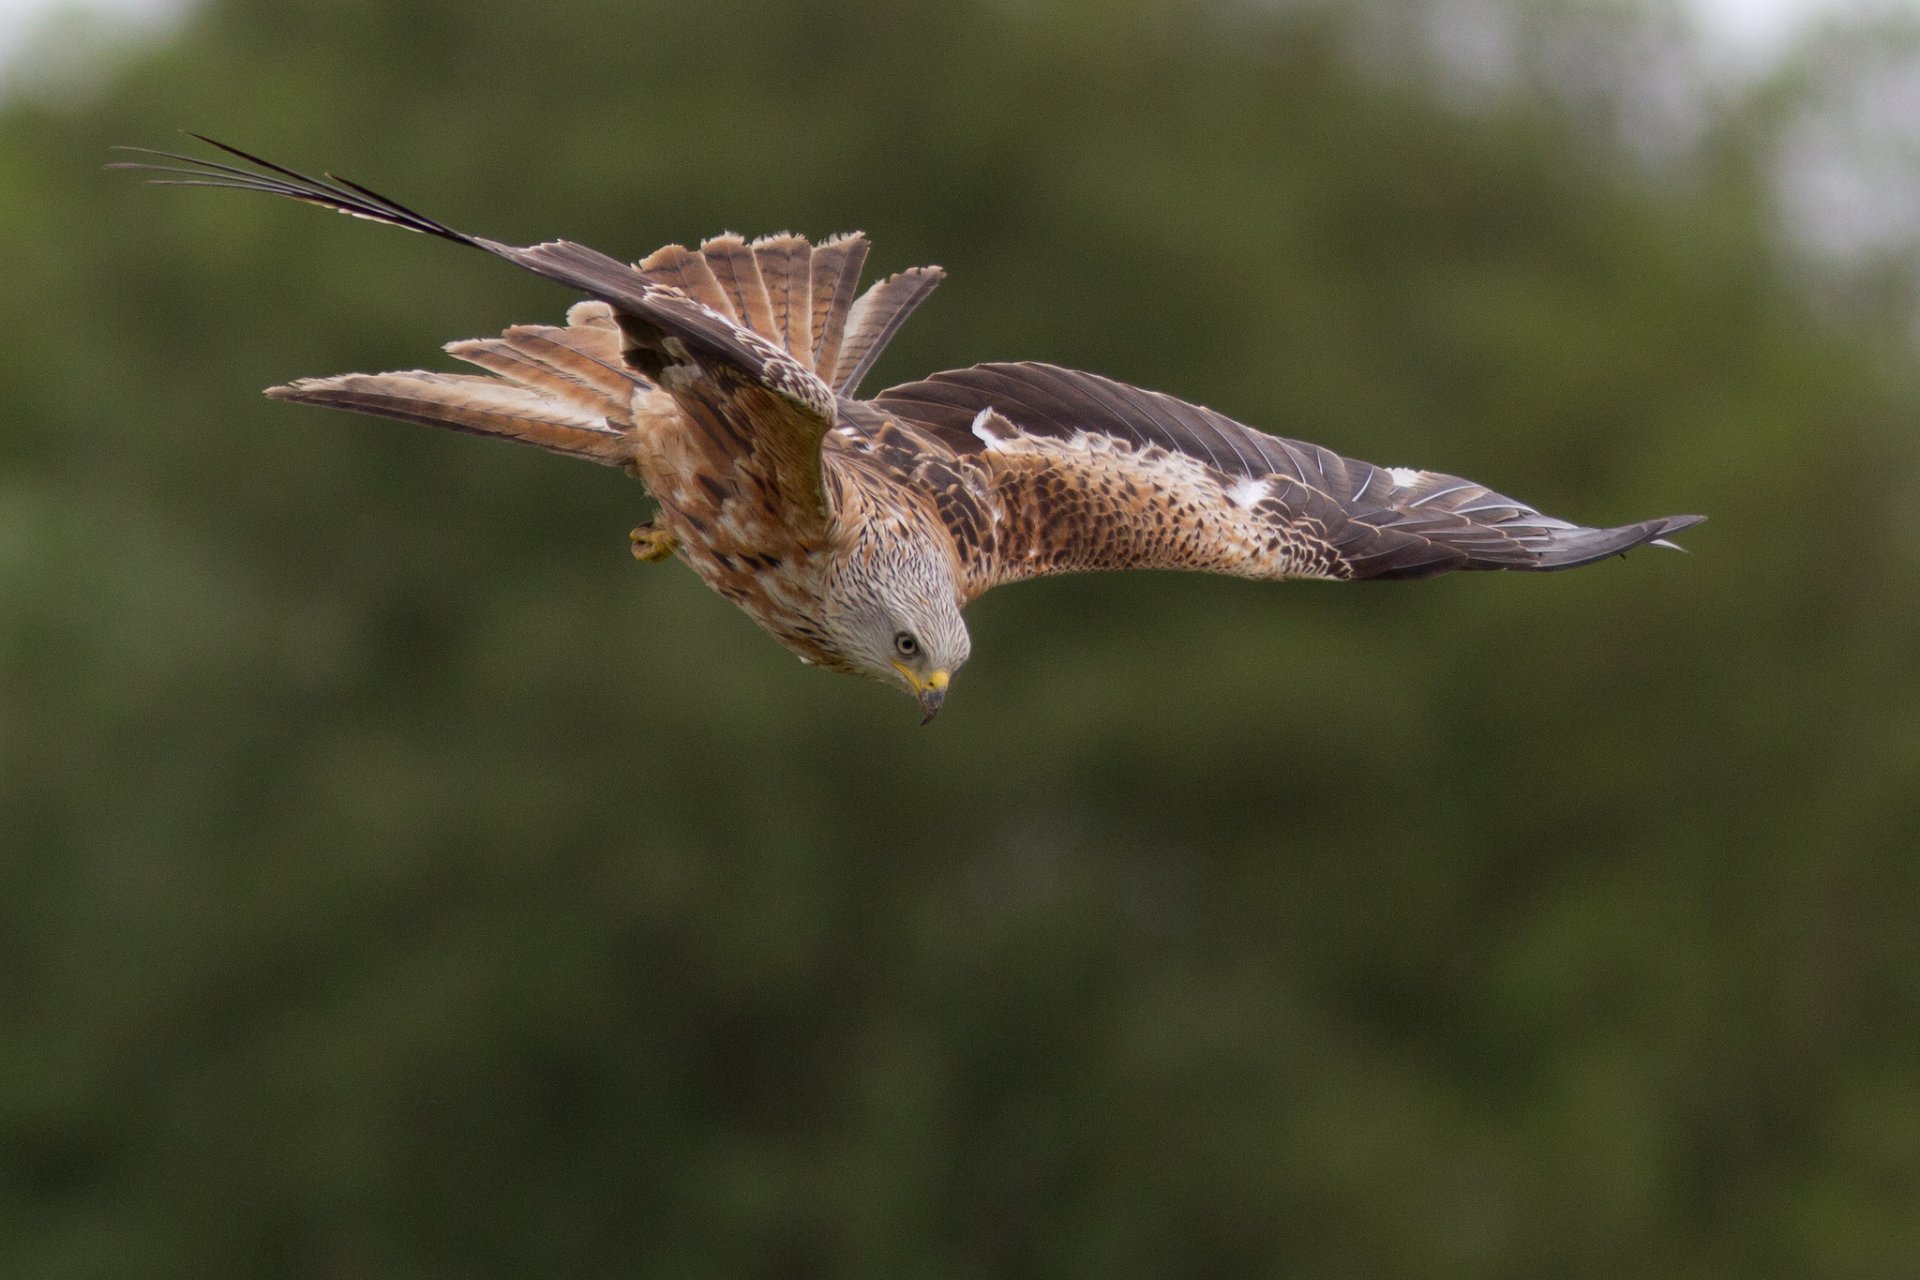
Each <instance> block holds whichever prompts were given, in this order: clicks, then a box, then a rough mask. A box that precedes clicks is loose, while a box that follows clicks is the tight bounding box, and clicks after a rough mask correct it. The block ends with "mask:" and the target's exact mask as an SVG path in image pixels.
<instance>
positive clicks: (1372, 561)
mask: <svg viewBox="0 0 1920 1280" xmlns="http://www.w3.org/2000/svg"><path fill="white" fill-rule="evenodd" d="M872 405H873V408H874V409H875V410H877V411H878V412H879V413H880V414H881V415H882V417H883V418H885V419H891V420H893V421H895V422H897V423H900V424H903V425H904V427H905V428H906V429H905V430H902V431H896V432H892V433H890V434H889V433H888V432H886V431H884V430H882V431H879V432H877V433H876V435H875V438H876V439H878V440H880V441H882V442H883V446H882V447H884V442H885V441H886V440H888V439H893V440H896V441H899V442H901V443H900V444H898V445H897V446H896V447H897V451H898V455H899V456H897V457H892V458H889V459H887V461H888V464H889V465H890V466H891V467H893V468H894V469H895V470H898V471H904V472H906V473H907V474H910V475H912V476H913V477H914V480H915V482H916V483H917V484H921V485H924V486H926V487H928V488H929V489H931V490H932V491H933V497H934V501H935V503H936V505H937V506H938V508H939V510H940V512H941V514H942V517H943V518H944V520H945V522H946V524H947V526H948V528H949V529H950V530H952V532H953V534H954V540H955V544H956V546H957V548H958V551H959V555H960V559H961V563H962V567H963V572H964V574H965V576H966V580H967V583H966V589H967V594H968V596H969V598H971V597H972V596H975V595H978V594H979V593H980V592H982V591H985V590H986V589H988V588H989V587H993V586H997V585H999V584H1001V583H1005V582H1013V581H1017V580H1019V579H1022V578H1028V577H1034V576H1037V575H1041V574H1051V573H1074V572H1083V571H1090V570H1101V569H1195V570H1202V571H1206V572H1213V573H1225V574H1232V575H1235V576H1239V577H1247V578H1266V579H1281V578H1332V579H1361V578H1424V577H1428V576H1431V575H1433V574H1437V573H1445V572H1448V571H1450V570H1454V569H1532V570H1544V569H1569V568H1572V567H1574V566H1576V565H1583V564H1590V563H1592V562H1594V561H1596V560H1601V559H1605V558H1606V557H1608V556H1612V555H1617V554H1619V553H1620V552H1623V551H1625V550H1627V549H1628V548H1630V547H1636V546H1640V545H1642V544H1643V543H1652V542H1658V541H1661V540H1663V539H1664V538H1665V537H1666V536H1667V535H1669V534H1672V533H1675V532H1677V531H1678V530H1681V529H1684V528H1687V527H1689V526H1691V525H1694V524H1697V523H1699V521H1700V519H1701V518H1702V517H1699V516H1669V517H1666V518H1663V519H1656V520H1643V521H1640V522H1638V523H1636V524H1629V525H1622V526H1620V527H1618V528H1612V529H1588V528H1582V527H1581V526H1579V525H1574V524H1570V523H1568V522H1567V521H1564V520H1557V519H1554V518H1553V517H1551V516H1544V515H1541V514H1540V513H1539V512H1538V511H1535V510H1534V509H1533V508H1531V507H1529V506H1527V505H1525V504H1524V503H1520V502H1516V501H1514V500H1513V499H1512V498H1507V497H1502V496H1501V495H1500V494H1497V493H1494V492H1492V491H1491V490H1489V489H1486V488H1484V487H1482V486H1481V485H1478V484H1474V483H1473V482H1472V481H1468V480H1462V479H1460V478H1459V477H1457V476H1450V475H1444V474H1441V473H1439V472H1435V471H1419V470H1414V469H1410V468H1403V467H1392V468H1383V467H1376V466H1373V465H1371V464H1369V463H1365V462H1358V461H1355V460H1354V459H1351V458H1343V457H1341V456H1340V455H1339V454H1336V453H1333V452H1331V451H1329V450H1327V449H1323V448H1320V447H1319V446H1317V445H1311V444H1303V443H1300V442H1299V441H1294V440H1283V439H1280V438H1279V437H1277V436H1270V435H1267V434H1265V433H1263V432H1259V431H1254V430H1252V429H1250V428H1248V427H1244V426H1242V425H1240V424H1239V423H1237V422H1234V421H1233V420H1232V419H1230V418H1226V417H1224V416H1222V415H1220V414H1218V413H1214V412H1213V411H1211V410H1209V409H1203V408H1200V407H1198V406H1196V405H1191V404H1187V403H1185V402H1184V401H1181V400H1176V399H1174V398H1173V397H1172V396H1167V395H1162V394H1159V393H1157V392H1153V391H1143V390H1141V389H1139V388H1137V387H1130V386H1127V385H1125V384H1123V383H1118V382H1114V381H1111V380H1109V379H1107V378H1102V377H1098V376H1096V375H1094V374H1090V373H1079V372H1076V371H1074V370H1071V369H1061V368H1056V367H1054V366H1052V365H1045V364H987V365H977V366H975V367H973V368H970V369H959V370H953V371H951V372H947V373H939V374H935V375H934V376H932V377H931V378H928V379H926V380H925V381H922V382H913V383H907V384H905V385H903V386H898V387H893V388H891V389H889V390H887V391H883V392H881V393H880V394H879V395H878V396H877V397H876V398H875V399H874V401H873V402H872ZM915 429H918V431H919V432H922V433H924V437H923V441H922V447H921V449H920V454H919V456H918V457H915V456H914V453H913V449H912V448H911V447H910V446H909V445H908V444H907V443H906V441H907V439H908V437H909V436H910V435H911V434H912V433H913V432H914V430H915ZM929 445H937V446H939V447H938V448H937V449H932V448H928V447H927V446H929Z"/></svg>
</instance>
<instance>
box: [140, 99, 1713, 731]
mask: <svg viewBox="0 0 1920 1280" xmlns="http://www.w3.org/2000/svg"><path fill="white" fill-rule="evenodd" d="M192 136H194V137H196V138H198V139H199V140H200V141H201V142H204V143H207V144H208V145H210V146H213V147H216V148H218V149H219V150H220V151H222V152H224V153H226V155H227V156H228V157H230V158H231V159H232V160H235V161H238V162H240V163H239V164H230V163H226V162H223V161H218V160H212V159H202V158H196V157H193V156H185V155H177V154H174V153H171V152H164V151H152V150H148V149H146V148H138V147H134V148H125V150H129V151H134V152H139V153H141V154H142V155H143V156H144V157H146V158H145V159H142V160H135V161H123V162H120V163H119V166H118V167H125V168H134V169H143V170H147V171H149V172H151V173H153V174H155V175H156V176H154V177H153V178H152V179H151V180H152V181H155V182H158V183H162V184H168V185H183V186H208V187H225V188H233V189H238V190H243V191H261V192H266V193H268V194H271V195H277V196H284V197H286V198H288V199H292V200H299V201H304V202H305V203H308V204H314V205H319V206H320V207H322V208H325V209H332V210H334V211H336V212H339V213H344V214H350V215H352V216H354V217H358V218H366V219H370V220H372V221H374V222H383V223H387V224H389V225H391V226H396V227H404V228H406V229H408V230H410V231H417V232H422V233H425V234H427V235H432V236H437V237H439V238H440V239H443V240H451V241H453V242H454V243H455V244H460V245H466V246H468V247H471V248H475V249H481V250H484V251H486V252H487V253H490V254H493V255H494V256H496V257H500V258H504V259H506V260H507V261H508V262H511V263H513V264H514V265H515V266H518V267H522V268H524V269H526V270H528V271H531V272H533V273H534V274H536V275H539V276H544V277H545V278H547V279H549V280H552V281H555V282H557V283H559V284H562V285H565V286H567V287H568V288H570V289H573V290H576V291H577V292H579V293H581V294H583V295H585V297H586V300H585V301H582V302H579V303H576V304H575V305H574V306H573V307H572V308H571V309H570V310H569V311H568V312H567V315H566V323H565V324H564V325H539V324H536V325H515V326H513V327H512V328H509V329H507V330H506V331H505V332H504V333H502V334H501V335H500V336H499V337H496V338H476V339H470V340H467V341H462V342H453V343H449V344H448V345H447V347H446V350H447V351H448V352H450V353H451V354H452V355H454V356H456V357H457V358H459V359H460V360H462V361H465V362H467V363H468V364H471V365H475V366H478V367H479V368H480V369H481V370H484V372H483V373H480V374H457V373H443V372H435V371H428V370H418V369H416V370H409V371H405V372H398V373H375V374H366V373H348V374H340V375H337V376H334V377H324V378H301V379H297V380H296V381H293V382H289V383H287V384H285V385H283V386H276V387H270V388H268V389H267V393H266V394H267V395H269V396H271V397H273V398H274V399H276V400H293V401H298V402H300V403H303V404H316V405H326V406H329V407H331V408H336V409H350V410H353V411H354V412H357V413H369V414H376V415H379V416H381V417H387V418H397V419H399V420H401V421H404V422H416V423H423V424H425V425H428V426H434V427H446V428H450V429H452V430H455V431H465V432H470V433H473V434H476V435H484V436H497V437H501V438H504V439H508V440H517V441H520V442H522V443H524V444H530V445H534V446H537V447H539V448H542V449H546V450H549V451H551V452H554V453H559V454H565V455H567V456H569V457H574V458H584V459H587V460H588V461H591V462H598V463H602V464H605V465H607V466H617V467H623V468H625V469H627V470H628V471H629V472H630V473H631V474H633V475H634V476H636V477H638V478H639V479H640V480H641V481H642V482H643V483H644V484H645V485H646V487H647V489H648V491H649V492H650V493H651V495H652V496H653V498H654V500H655V502H656V504H657V511H656V514H655V515H654V517H653V518H652V519H651V520H650V521H649V522H648V523H646V524H644V525H642V526H641V527H639V528H637V529H635V530H634V531H633V532H632V534H631V544H632V548H633V552H634V554H635V555H636V556H637V557H639V558H640V559H642V560H648V561H653V560H664V559H666V558H667V557H669V556H676V555H677V556H678V557H679V558H680V559H682V560H683V561H685V562H686V563H687V564H688V565H689V566H690V567H691V568H692V569H693V571H694V572H695V573H697V574H698V575H699V576H700V578H701V579H702V580H703V581H704V582H706V583H707V585H708V586H710V587H712V588H713V589H714V590H715V591H718V592H719V593H720V594H721V595H722V596H724V597H726V598H727V599H728V600H731V601H732V602H733V603H735V604H737V605H738V606H740V608H741V609H743V610H745V611H746V613H747V614H748V616H750V617H751V618H752V619H753V620H754V621H755V622H756V623H758V624H759V625H760V626H761V627H762V628H764V629H765V630H766V631H767V632H768V633H769V634H770V635H772V636H773V638H774V639H775V640H777V641H779V642H780V643H781V644H782V645H784V646H786V647H787V648H788V649H790V650H792V651H793V652H794V653H796V654H798V655H799V656H800V658H801V660H802V661H803V662H807V663H811V664H814V665H817V666H822V667H826V668H829V669H831V670H834V671H842V672H849V673H853V674H858V675H864V676H869V677H872V678H874V679H877V680H880V681H882V682H884V683H887V684H890V685H893V686H895V687H897V688H899V689H901V690H904V691H905V692H907V693H908V694H910V695H912V696H913V697H914V698H915V699H916V700H917V701H918V703H919V705H920V709H921V711H922V713H923V721H924V720H931V719H932V718H933V716H934V713H935V712H937V711H938V710H939V709H940V706H941V704H942V702H943V701H944V700H945V698H946V696H947V691H948V687H949V684H950V682H951V681H952V679H953V676H954V673H955V672H957V671H959V669H960V667H961V666H962V664H964V663H965V662H966V660H967V656H968V652H969V648H970V641H969V638H968V634H967V627H966V624H965V622H964V621H963V620H962V618H961V612H962V610H963V609H964V608H965V607H966V606H967V605H968V604H969V603H970V602H971V601H972V600H974V599H975V598H976V597H978V596H979V595H980V594H981V593H982V592H984V591H987V590H988V589H989V588H992V587H996V586H1000V585H1001V584H1003V583H1008V582H1017V581H1020V580H1021V579H1025V578H1033V577H1039V576H1042V575H1046V574H1058V573H1079V572H1088V571H1094V570H1113V569H1190V570H1200V571H1204V572H1209V573H1222V574H1232V575H1235V576H1239V577H1244V578H1256V579H1268V580H1274V581H1282V580H1287V579H1295V578H1321V579H1336V580H1360V579H1395V578H1425V577H1431V576H1433V575H1435V574H1440V573H1447V572H1450V571H1452V570H1456V569H1524V570H1551V569H1571V568H1574V567H1576V566H1579V565H1585V564H1592V563H1593V562H1595V561H1598V560H1603V559H1606V558H1608V557H1610V556H1615V555H1618V554H1620V553H1622V552H1624V551H1626V550H1628V549H1629V548H1632V547H1637V546H1641V545H1643V544H1653V545H1657V546H1673V544H1672V543H1671V542H1669V541H1667V538H1668V537H1669V535H1671V534H1673V533H1675V532H1677V531H1679V530H1682V529H1686V528H1689V527H1691V526H1692V525H1695V524H1698V523H1699V522H1700V521H1701V519H1703V517H1700V516H1691V515H1688V516H1666V517H1662V518H1658V519H1652V520H1642V521H1639V522H1638V523H1635V524H1627V525H1621V526H1619V527H1617V528H1611V529H1595V528H1585V527H1582V526H1580V525H1576V524H1571V523H1569V522H1567V521H1565V520H1558V519H1555V518H1553V517H1551V516H1545V515H1542V514H1541V513H1540V512H1538V511H1536V510H1534V509H1533V508H1532V507H1529V506H1527V505H1526V504H1524V503H1521V502H1518V501H1515V500H1514V499H1512V498H1508V497H1503V496H1502V495H1500V494H1498V493H1494V492H1493V491H1491V490H1489V489H1487V488H1485V487H1484V486H1482V485H1478V484H1475V483H1473V482H1472V481H1470V480H1463V479H1461V478H1459V477H1458V476H1452V475H1447V474H1445V473H1443V472H1438V471H1425V470H1419V469H1416V468H1411V467H1376V466H1373V465H1371V464H1369V463H1365V462H1359V461H1356V460H1354V459H1352V458H1346V457H1342V456H1340V455H1339V454H1336V453H1333V452H1331V451H1329V450H1327V449H1324V448H1321V447H1320V446H1318V445H1313V444H1305V443H1302V442H1300V441H1296V440H1285V439H1281V438H1279V437H1277V436H1272V435H1267V434H1266V433H1264V432H1260V431H1256V430H1254V429H1252V428H1250V427H1246V426H1242V425H1241V424H1240V423H1238V422H1235V421H1233V420H1231V419H1229V418H1227V417H1225V416H1223V415H1221V414H1218V413H1215V412H1213V411H1212V410H1209V409H1203V408H1201V407H1199V406H1198V405H1194V404H1189V403H1187V402H1185V401H1183V400H1177V399H1175V398H1173V397H1172V396H1169V395H1163V394H1161V393H1159V392H1155V391H1146V390H1142V389H1140V388H1138V387H1132V386H1128V385H1127V384H1125V383H1121V382H1115V381H1113V380H1111V379H1108V378H1104V377H1100V376H1098V375H1096V374H1091V373H1081V372H1078V371H1076V370H1072V369H1063V368H1059V367H1056V366H1054V365H1049V364H1040V363H1034V362H1026V361H1023V362H1018V363H1003V364H982V365H975V366H973V367H971V368H967V369H956V370H950V371H948V372H944V373H936V374H933V375H932V376H931V377H928V378H925V379H923V380H921V381H918V382H909V383H906V384H903V385H901V386H896V387H891V388H889V389H887V390H885V391H882V392H880V393H879V394H878V395H875V396H873V397H872V398H871V399H862V398H860V396H859V389H860V383H861V380H862V379H863V378H864V377H865V375H866V374H867V372H868V370H870V369H871V368H872V366H873V363H874V361H875V359H877V358H878V357H879V355H880V353H881V351H882V350H883V349H884V348H885V346H886V344H887V342H888V341H889V340H890V339H891V338H892V337H893V335H894V334H895V333H896V332H897V331H898V330H899V328H900V326H901V324H902V323H903V322H904V321H905V320H906V319H907V317H908V315H909V314H911V313H912V311H913V309H914V308H915V307H917V306H918V305H919V304H920V303H921V302H922V301H923V300H924V299H925V298H926V296H927V294H928V293H929V292H931V291H932V289H933V287H934V286H935V285H936V284H937V283H939V281H940V279H941V277H942V275H943V272H942V271H941V270H940V269H939V268H938V267H914V268H911V269H909V270H906V271H902V272H900V273H898V274H896V275H892V276H888V277H887V278H886V279H884V280H881V281H879V282H878V283H877V284H874V285H873V286H872V287H871V288H869V289H867V290H866V291H865V292H864V293H862V292H859V290H858V285H859V280H860V275H861V268H862V266H863V265H864V263H865V260H866V256H867V240H866V238H865V237H864V236H863V235H861V234H859V233H853V234H846V235H839V236H834V237H832V238H830V239H827V240H823V241H821V242H820V243H818V244H813V243H809V242H808V241H807V240H806V239H804V238H803V237H801V236H797V235H790V234H782V235H775V236H767V237H764V238H762V239H758V240H754V241H752V242H751V243H749V242H747V241H746V240H743V239H742V238H741V237H739V236H737V235H731V234H729V235H722V236H719V237H716V238H714V239H711V240H708V241H706V242H705V243H703V244H701V245H700V247H699V248H698V249H688V248H684V247H682V246H680V245H669V246H667V247H666V248H663V249H660V250H657V251H656V252H654V253H652V254H651V255H649V256H648V257H646V258H644V259H642V260H641V261H639V262H637V263H632V264H629V263H627V262H623V261H621V260H619V259H617V258H612V257H609V256H608V255H606V254H604V253H600V252H598V251H597V250H594V249H590V248H587V247H586V246H585V245H581V244H576V243H574V242H572V241H567V240H552V241H547V242H545V243H542V244H535V245H527V246H514V245H509V244H503V243H501V242H499V241H497V240H489V239H486V238H484V237H481V236H473V235H468V234H467V233H465V232H461V231H456V230H454V229H453V228H451V227H448V226H446V225H445V224H443V223H440V222H437V221H435V220H434V219H432V218H429V217H426V216H424V215H422V214H419V213H416V212H414V211H413V210H411V209H409V208H407V207H406V206H404V205H401V204H399V203H397V202H395V201H393V200H390V199H388V198H386V197H385V196H381V195H378V194H376V193H375V192H373V191H371V190H369V189H368V188H366V187H364V186H361V185H360V184H359V183H356V182H350V181H348V180H347V179H344V178H339V177H335V176H333V175H331V174H328V175H326V176H324V177H321V178H314V177H309V176H307V175H305V174H301V173H298V172H295V171H294V170H292V169H287V168H283V167H282V166H280V165H277V164H274V163H272V162H271V161H267V160H262V159H260V158H259V157H257V156H253V155H249V154H248V153H246V152H244V151H241V150H239V149H238V148H235V147H229V146H227V145H225V144H223V143H219V142H215V141H213V140H212V139H211V138H205V137H201V136H200V135H198V134H195V135H192Z"/></svg>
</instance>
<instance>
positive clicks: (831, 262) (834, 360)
mask: <svg viewBox="0 0 1920 1280" xmlns="http://www.w3.org/2000/svg"><path fill="white" fill-rule="evenodd" d="M866 262H867V238H866V237H865V236H863V235H861V234H859V233H858V232H855V233H853V234H852V235H843V236H834V237H833V238H832V239H830V240H827V241H826V242H824V243H823V244H821V245H819V246H818V247H816V248H815V249H814V251H813V269H812V276H813V371H814V373H816V374H817V375H819V377H820V380H821V381H822V382H825V383H826V384H827V385H828V386H834V385H836V384H835V383H834V379H833V373H834V369H835V367H836V366H838V364H839V362H840V342H841V339H842V338H843V337H844V336H845V334H846V331H847V312H848V311H850V310H852V309H853V303H854V299H855V297H856V296H858V293H859V289H860V268H862V267H863V266H865V265H866Z"/></svg>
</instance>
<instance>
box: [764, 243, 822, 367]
mask: <svg viewBox="0 0 1920 1280" xmlns="http://www.w3.org/2000/svg"><path fill="white" fill-rule="evenodd" d="M751 247H752V249H753V259H754V262H755V263H757V264H758V265H759V268H760V279H761V280H762V281H763V282H764V283H765V285H766V288H767V300H768V302H769V304H770V306H771V309H772V313H773V327H772V329H771V331H770V332H769V333H768V335H767V336H768V337H770V338H772V339H773V340H774V341H775V342H777V343H779V344H780V345H781V346H782V347H785V348H786V350H787V352H788V353H789V354H791V355H795V356H798V357H799V358H800V362H801V363H802V364H804V365H806V366H807V367H808V368H809V369H811V368H812V367H813V247H812V246H811V245H809V244H808V243H807V242H806V241H805V240H803V239H801V238H800V237H799V236H796V235H792V234H781V235H777V236H765V237H763V238H761V239H759V240H755V241H754V242H753V244H752V246H751Z"/></svg>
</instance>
